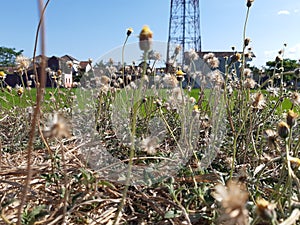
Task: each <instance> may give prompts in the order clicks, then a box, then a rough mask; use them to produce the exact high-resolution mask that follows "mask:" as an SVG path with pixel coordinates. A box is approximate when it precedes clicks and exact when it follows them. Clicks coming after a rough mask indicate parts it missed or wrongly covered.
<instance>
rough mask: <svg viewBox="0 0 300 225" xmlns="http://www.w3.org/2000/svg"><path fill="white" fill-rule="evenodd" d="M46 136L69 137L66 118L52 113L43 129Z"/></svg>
mask: <svg viewBox="0 0 300 225" xmlns="http://www.w3.org/2000/svg"><path fill="white" fill-rule="evenodd" d="M43 135H44V137H46V138H67V137H70V136H71V134H70V128H69V125H68V124H67V122H66V119H65V118H64V117H63V116H62V115H61V114H59V113H53V114H52V115H50V116H49V118H48V121H47V123H46V125H45V126H44V129H43Z"/></svg>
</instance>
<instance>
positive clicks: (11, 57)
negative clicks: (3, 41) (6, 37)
mask: <svg viewBox="0 0 300 225" xmlns="http://www.w3.org/2000/svg"><path fill="white" fill-rule="evenodd" d="M23 51H24V50H20V51H16V49H15V48H7V47H3V46H2V47H0V67H7V66H14V65H15V60H16V57H17V56H18V55H21V54H22V52H23Z"/></svg>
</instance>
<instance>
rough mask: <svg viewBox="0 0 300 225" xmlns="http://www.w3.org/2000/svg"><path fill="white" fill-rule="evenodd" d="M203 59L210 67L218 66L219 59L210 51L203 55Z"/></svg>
mask: <svg viewBox="0 0 300 225" xmlns="http://www.w3.org/2000/svg"><path fill="white" fill-rule="evenodd" d="M203 60H204V61H205V62H206V63H207V64H208V65H209V66H210V67H211V68H218V67H219V64H220V61H219V59H218V58H217V57H215V54H214V53H212V52H210V53H207V54H205V55H204V56H203Z"/></svg>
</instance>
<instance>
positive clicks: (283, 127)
mask: <svg viewBox="0 0 300 225" xmlns="http://www.w3.org/2000/svg"><path fill="white" fill-rule="evenodd" d="M277 132H278V134H279V136H280V137H282V138H287V137H288V136H289V133H290V128H289V125H288V124H287V123H286V122H283V121H281V122H279V123H278V127H277Z"/></svg>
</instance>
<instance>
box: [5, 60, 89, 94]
mask: <svg viewBox="0 0 300 225" xmlns="http://www.w3.org/2000/svg"><path fill="white" fill-rule="evenodd" d="M45 59H46V68H47V70H46V87H55V86H56V85H57V84H56V82H54V80H53V74H54V73H57V72H58V71H59V70H60V72H61V76H62V77H61V78H62V79H61V81H62V83H61V84H62V86H63V87H67V88H70V87H72V86H73V80H74V77H76V76H78V74H79V72H88V71H90V70H91V69H92V65H91V61H90V60H89V61H79V60H77V59H76V58H74V57H72V56H70V55H63V56H61V57H58V56H51V57H45ZM41 62H42V56H41V55H38V56H36V57H35V59H34V63H35V67H34V65H33V59H32V63H31V64H30V66H29V68H28V69H27V75H26V74H25V73H23V74H22V75H20V74H19V73H18V71H17V70H18V68H17V67H9V68H0V69H1V70H4V71H5V72H6V73H7V76H6V78H5V82H6V84H7V85H9V86H11V87H15V86H16V85H22V79H23V81H24V84H25V86H27V83H28V82H27V81H29V83H31V87H35V82H34V79H35V77H34V76H33V75H34V74H36V73H37V74H38V80H40V74H41V71H40V70H41V67H40V65H41ZM35 68H36V70H37V71H36V73H35V71H34V70H35ZM21 78H22V79H21Z"/></svg>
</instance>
